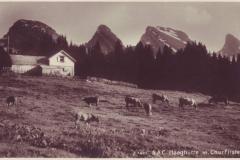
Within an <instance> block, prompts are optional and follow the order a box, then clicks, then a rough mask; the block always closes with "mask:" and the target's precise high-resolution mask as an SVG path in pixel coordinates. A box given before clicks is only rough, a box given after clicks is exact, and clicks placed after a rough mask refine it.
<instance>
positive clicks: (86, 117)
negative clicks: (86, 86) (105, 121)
mask: <svg viewBox="0 0 240 160" xmlns="http://www.w3.org/2000/svg"><path fill="white" fill-rule="evenodd" d="M80 121H83V122H85V123H87V124H88V123H90V122H94V121H95V122H99V118H98V117H97V116H95V115H93V114H91V113H84V112H80V111H79V112H77V113H76V114H75V126H76V128H77V126H78V124H79V122H80Z"/></svg>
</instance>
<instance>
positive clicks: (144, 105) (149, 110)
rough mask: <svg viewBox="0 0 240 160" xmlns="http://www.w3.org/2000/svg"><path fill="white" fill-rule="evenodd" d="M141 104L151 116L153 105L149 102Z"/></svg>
mask: <svg viewBox="0 0 240 160" xmlns="http://www.w3.org/2000/svg"><path fill="white" fill-rule="evenodd" d="M141 105H142V106H143V108H144V110H145V112H146V114H147V115H148V116H151V115H152V105H151V104H149V103H142V104H141Z"/></svg>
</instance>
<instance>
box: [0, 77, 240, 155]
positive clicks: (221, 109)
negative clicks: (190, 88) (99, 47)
mask: <svg viewBox="0 0 240 160" xmlns="http://www.w3.org/2000/svg"><path fill="white" fill-rule="evenodd" d="M0 81H1V84H0V91H1V92H0V99H1V103H0V114H1V116H0V157H125V158H126V157H234V156H235V157H240V155H217V154H213V153H210V151H211V150H225V149H232V150H233V149H236V150H239V149H240V146H239V144H240V135H239V131H240V126H239V122H240V107H239V104H235V103H233V102H231V103H230V104H229V105H227V106H225V105H224V104H218V105H216V104H215V105H209V104H207V100H208V98H209V97H208V96H206V95H202V94H199V93H185V92H179V91H160V90H154V91H153V90H143V89H137V88H130V87H126V86H120V85H109V84H104V83H102V82H94V81H93V82H87V81H83V80H71V79H60V78H51V77H40V78H39V77H11V78H9V77H0ZM152 93H158V94H160V93H164V94H166V95H168V96H169V98H170V105H169V106H168V105H167V104H162V103H160V102H157V104H153V116H152V117H148V116H146V114H145V112H144V110H143V109H142V108H130V109H129V110H127V109H126V107H125V101H124V97H125V96H126V95H133V96H136V97H139V98H141V99H142V100H143V101H145V102H148V103H152V100H151V94H152ZM10 95H14V96H19V99H20V102H18V105H17V106H10V107H7V106H6V104H5V98H6V97H7V96H10ZM92 95H99V96H100V98H101V102H100V104H99V106H98V107H96V106H92V107H91V108H90V107H88V105H87V104H85V103H84V102H83V101H82V98H83V97H86V96H92ZM180 96H188V97H192V98H194V99H196V101H197V102H198V103H199V104H200V105H199V108H198V110H194V109H193V108H191V107H186V109H185V110H184V111H181V110H179V108H178V98H179V97H180ZM76 111H82V112H86V113H93V114H95V115H97V116H99V118H100V122H99V123H97V122H92V123H90V124H89V125H87V124H84V123H81V124H80V127H79V129H76V128H75V125H74V113H76ZM23 133H24V134H23ZM129 137H131V138H129ZM163 150H164V152H162V151H163ZM171 151H186V152H187V154H184V155H183V156H182V155H181V153H182V152H171ZM194 151H199V152H198V153H197V154H196V152H194ZM201 151H209V152H208V154H206V155H204V154H202V152H201Z"/></svg>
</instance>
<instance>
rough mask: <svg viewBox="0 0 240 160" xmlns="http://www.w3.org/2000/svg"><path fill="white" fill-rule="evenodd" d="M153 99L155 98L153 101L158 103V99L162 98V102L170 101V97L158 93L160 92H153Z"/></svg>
mask: <svg viewBox="0 0 240 160" xmlns="http://www.w3.org/2000/svg"><path fill="white" fill-rule="evenodd" d="M152 99H153V103H156V101H157V100H160V101H161V102H166V103H169V99H168V97H167V96H166V95H158V94H155V93H153V94H152Z"/></svg>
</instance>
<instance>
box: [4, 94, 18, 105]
mask: <svg viewBox="0 0 240 160" xmlns="http://www.w3.org/2000/svg"><path fill="white" fill-rule="evenodd" d="M6 103H7V105H8V106H9V105H15V104H16V103H17V97H14V96H9V97H8V98H7V99H6Z"/></svg>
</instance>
